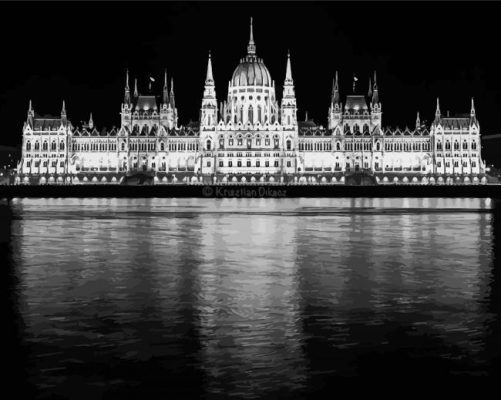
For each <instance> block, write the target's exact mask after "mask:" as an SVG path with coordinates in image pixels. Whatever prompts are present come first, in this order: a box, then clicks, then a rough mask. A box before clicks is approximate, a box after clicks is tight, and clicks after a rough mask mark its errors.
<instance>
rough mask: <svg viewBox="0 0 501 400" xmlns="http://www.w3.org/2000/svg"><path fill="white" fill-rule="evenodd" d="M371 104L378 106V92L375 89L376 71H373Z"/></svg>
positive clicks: (376, 88)
mask: <svg viewBox="0 0 501 400" xmlns="http://www.w3.org/2000/svg"><path fill="white" fill-rule="evenodd" d="M372 104H379V90H378V87H377V80H376V71H374V86H373V88H372Z"/></svg>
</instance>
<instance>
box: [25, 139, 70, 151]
mask: <svg viewBox="0 0 501 400" xmlns="http://www.w3.org/2000/svg"><path fill="white" fill-rule="evenodd" d="M33 148H34V150H35V151H39V150H40V142H35V144H34V146H33ZM64 148H65V144H64V141H63V140H61V141H60V142H59V151H64ZM57 149H58V147H57V142H56V141H52V142H51V144H50V151H57ZM48 150H49V142H47V141H44V142H43V143H42V151H48ZM26 151H31V142H30V141H29V140H28V141H27V142H26Z"/></svg>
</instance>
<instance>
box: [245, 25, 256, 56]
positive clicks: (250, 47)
mask: <svg viewBox="0 0 501 400" xmlns="http://www.w3.org/2000/svg"><path fill="white" fill-rule="evenodd" d="M255 54H256V45H255V43H254V32H253V28H252V17H251V18H250V38H249V44H248V45H247V55H255Z"/></svg>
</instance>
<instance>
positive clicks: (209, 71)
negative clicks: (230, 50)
mask: <svg viewBox="0 0 501 400" xmlns="http://www.w3.org/2000/svg"><path fill="white" fill-rule="evenodd" d="M205 84H206V85H214V77H213V76H212V61H211V54H210V50H209V59H208V61H207V75H206V77H205Z"/></svg>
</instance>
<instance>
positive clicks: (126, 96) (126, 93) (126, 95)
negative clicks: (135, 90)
mask: <svg viewBox="0 0 501 400" xmlns="http://www.w3.org/2000/svg"><path fill="white" fill-rule="evenodd" d="M124 103H125V104H129V103H130V90H129V70H127V72H126V74H125V89H124Z"/></svg>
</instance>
